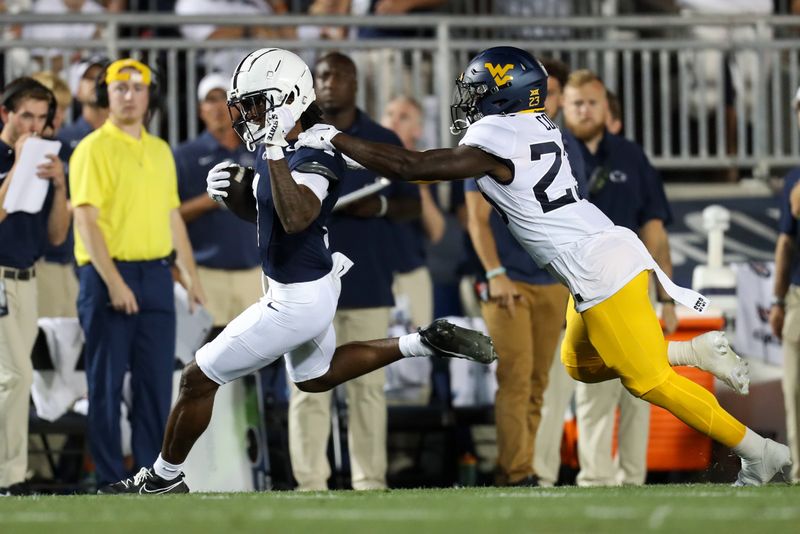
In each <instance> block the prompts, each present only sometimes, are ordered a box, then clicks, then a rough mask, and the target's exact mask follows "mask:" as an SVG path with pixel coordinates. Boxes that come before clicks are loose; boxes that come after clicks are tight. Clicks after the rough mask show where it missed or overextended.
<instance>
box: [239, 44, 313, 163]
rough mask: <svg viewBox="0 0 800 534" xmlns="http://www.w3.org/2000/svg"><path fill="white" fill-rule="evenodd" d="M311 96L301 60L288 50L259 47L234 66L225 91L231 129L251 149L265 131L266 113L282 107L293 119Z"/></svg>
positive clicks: (296, 117)
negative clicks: (234, 110) (237, 113)
mask: <svg viewBox="0 0 800 534" xmlns="http://www.w3.org/2000/svg"><path fill="white" fill-rule="evenodd" d="M315 99H316V95H315V94H314V81H313V80H312V78H311V71H310V70H309V68H308V65H306V64H305V62H304V61H303V60H302V59H300V58H299V57H298V56H297V55H296V54H293V53H292V52H289V51H288V50H283V49H280V48H261V49H260V50H256V51H255V52H251V53H250V54H248V55H247V57H245V58H244V59H243V60H242V61H241V62H240V63H239V65H238V66H237V67H236V71H234V73H233V77H231V88H230V91H228V111H229V112H230V113H231V121H232V122H233V128H234V130H236V133H238V134H239V137H241V138H242V141H244V142H245V144H246V145H247V148H248V150H250V151H253V150H255V146H256V144H257V143H259V142H260V141H262V140H263V139H264V137H265V135H266V133H267V124H266V115H267V113H269V112H270V111H273V110H274V109H276V108H279V107H281V106H286V108H287V109H288V110H289V111H290V112H291V116H292V119H293V120H294V121H295V122H297V120H298V119H300V115H302V113H303V112H304V111H305V110H306V109H307V108H308V106H310V105H311V103H312V102H313V101H314V100H315ZM234 108H235V109H236V110H237V111H238V112H239V117H236V116H235V114H234V113H233V111H232V109H234Z"/></svg>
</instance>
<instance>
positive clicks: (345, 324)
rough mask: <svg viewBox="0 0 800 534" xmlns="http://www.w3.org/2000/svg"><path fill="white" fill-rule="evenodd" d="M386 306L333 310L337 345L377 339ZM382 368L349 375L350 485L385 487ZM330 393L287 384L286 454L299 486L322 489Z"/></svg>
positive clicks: (384, 323) (385, 326) (385, 321)
mask: <svg viewBox="0 0 800 534" xmlns="http://www.w3.org/2000/svg"><path fill="white" fill-rule="evenodd" d="M389 313H390V308H363V309H354V310H339V311H337V312H336V316H335V317H334V320H333V324H334V328H335V329H336V336H337V343H336V344H337V346H341V345H343V344H345V343H349V342H351V341H367V340H371V339H383V338H385V337H386V332H387V331H388V329H389ZM384 381H385V377H384V371H383V369H379V370H377V371H373V372H372V373H369V374H367V375H364V376H361V377H358V378H356V379H353V380H350V381H349V382H347V383H346V384H344V386H345V388H346V390H347V406H348V414H349V418H350V419H349V421H348V425H347V428H348V433H347V442H348V444H349V447H350V468H351V474H352V485H353V489H356V490H368V489H384V488H386V397H385V395H384V393H383V385H384ZM331 393H332V392H330V391H327V392H325V393H305V392H303V391H300V390H299V389H297V388H296V387H294V386H292V393H291V399H290V401H289V454H290V456H291V460H292V473H293V474H294V478H295V480H297V489H298V490H300V491H321V490H326V489H328V485H327V480H328V478H329V477H330V475H331V467H330V464H329V463H328V457H327V455H326V451H327V449H328V438H329V436H330V431H331Z"/></svg>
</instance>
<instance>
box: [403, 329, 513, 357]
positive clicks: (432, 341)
mask: <svg viewBox="0 0 800 534" xmlns="http://www.w3.org/2000/svg"><path fill="white" fill-rule="evenodd" d="M419 337H420V338H421V339H422V342H423V343H424V344H425V346H427V347H429V348H431V349H433V350H434V351H435V352H436V355H437V356H440V357H443V358H464V359H467V360H472V361H475V362H479V363H492V362H493V361H495V360H496V359H497V353H496V352H495V351H494V345H493V344H492V339H491V338H490V337H489V336H485V335H483V334H481V333H480V332H477V331H475V330H469V329H468V328H461V327H460V326H456V325H454V324H453V323H450V322H448V321H446V320H444V319H437V320H435V321H434V322H432V323H431V324H429V325H428V326H426V327H425V328H420V329H419Z"/></svg>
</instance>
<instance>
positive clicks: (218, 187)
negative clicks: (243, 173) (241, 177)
mask: <svg viewBox="0 0 800 534" xmlns="http://www.w3.org/2000/svg"><path fill="white" fill-rule="evenodd" d="M235 166H236V165H235V164H234V163H233V162H232V161H230V160H225V161H220V162H219V163H217V164H216V165H214V166H213V167H211V170H210V171H208V176H206V191H207V192H208V196H210V197H211V198H212V200H214V201H215V202H220V203H221V202H222V199H223V198H225V197H227V196H228V192H227V191H225V190H226V189H227V188H228V187H230V185H231V171H230V170H228V167H235Z"/></svg>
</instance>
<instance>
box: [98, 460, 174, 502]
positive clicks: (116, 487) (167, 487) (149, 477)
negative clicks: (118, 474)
mask: <svg viewBox="0 0 800 534" xmlns="http://www.w3.org/2000/svg"><path fill="white" fill-rule="evenodd" d="M97 493H98V494H100V495H116V494H121V493H139V494H142V495H158V494H161V493H189V486H187V485H186V482H184V481H183V473H181V474H180V475H178V477H177V478H174V479H172V480H165V479H163V478H161V477H160V476H158V475H157V474H155V473H154V472H153V470H152V469H148V468H147V467H142V468H141V469H140V470H139V472H138V473H136V474H135V475H134V476H133V478H126V479H125V480H120V481H119V482H115V483H114V484H109V485H108V486H104V487H102V488H100V489H99V490H97Z"/></svg>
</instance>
